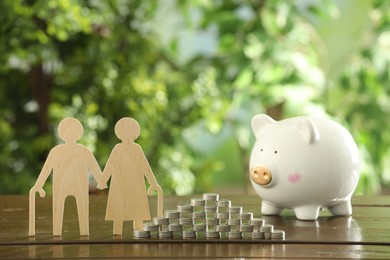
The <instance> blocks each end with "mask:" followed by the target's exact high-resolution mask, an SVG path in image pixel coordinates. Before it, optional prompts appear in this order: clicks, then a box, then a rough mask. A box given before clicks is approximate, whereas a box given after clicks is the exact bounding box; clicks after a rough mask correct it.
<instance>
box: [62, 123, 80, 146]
mask: <svg viewBox="0 0 390 260" xmlns="http://www.w3.org/2000/svg"><path fill="white" fill-rule="evenodd" d="M58 135H59V136H60V138H61V139H62V140H64V141H65V143H75V142H76V141H77V140H79V139H80V138H81V136H82V135H83V126H82V125H81V123H80V121H79V120H77V119H76V118H73V117H67V118H65V119H63V120H62V121H61V122H60V124H59V125H58Z"/></svg>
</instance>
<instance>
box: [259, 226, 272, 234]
mask: <svg viewBox="0 0 390 260" xmlns="http://www.w3.org/2000/svg"><path fill="white" fill-rule="evenodd" d="M272 231H274V226H273V225H270V224H264V225H263V226H262V227H260V232H264V233H271V232H272Z"/></svg>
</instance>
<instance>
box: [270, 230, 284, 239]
mask: <svg viewBox="0 0 390 260" xmlns="http://www.w3.org/2000/svg"><path fill="white" fill-rule="evenodd" d="M284 237H285V232H284V231H283V230H277V229H275V230H274V231H272V232H271V238H272V239H284Z"/></svg>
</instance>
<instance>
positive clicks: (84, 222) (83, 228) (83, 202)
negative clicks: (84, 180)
mask: <svg viewBox="0 0 390 260" xmlns="http://www.w3.org/2000/svg"><path fill="white" fill-rule="evenodd" d="M76 203H77V212H78V215H79V226H80V236H89V199H88V194H82V195H81V196H78V197H76Z"/></svg>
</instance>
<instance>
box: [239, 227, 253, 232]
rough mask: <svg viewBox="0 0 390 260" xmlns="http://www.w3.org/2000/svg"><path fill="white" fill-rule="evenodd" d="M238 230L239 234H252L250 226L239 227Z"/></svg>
mask: <svg viewBox="0 0 390 260" xmlns="http://www.w3.org/2000/svg"><path fill="white" fill-rule="evenodd" d="M239 230H240V231H241V232H252V231H253V227H252V226H250V225H241V226H240V227H239Z"/></svg>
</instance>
